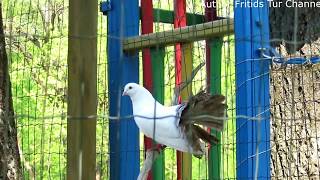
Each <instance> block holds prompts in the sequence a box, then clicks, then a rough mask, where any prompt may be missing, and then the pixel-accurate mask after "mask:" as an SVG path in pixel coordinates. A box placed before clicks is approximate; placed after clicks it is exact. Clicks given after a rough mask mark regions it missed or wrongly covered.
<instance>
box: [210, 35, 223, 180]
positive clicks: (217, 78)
mask: <svg viewBox="0 0 320 180" xmlns="http://www.w3.org/2000/svg"><path fill="white" fill-rule="evenodd" d="M222 40H223V38H215V39H212V40H211V42H210V61H211V63H210V69H211V70H210V93H211V94H221V61H222V44H223V43H222ZM211 134H214V135H215V136H217V138H218V139H219V142H220V143H219V144H218V145H212V146H211V148H210V153H209V179H212V180H213V179H222V173H221V170H222V168H221V167H222V165H223V163H222V161H221V132H217V131H215V130H211Z"/></svg>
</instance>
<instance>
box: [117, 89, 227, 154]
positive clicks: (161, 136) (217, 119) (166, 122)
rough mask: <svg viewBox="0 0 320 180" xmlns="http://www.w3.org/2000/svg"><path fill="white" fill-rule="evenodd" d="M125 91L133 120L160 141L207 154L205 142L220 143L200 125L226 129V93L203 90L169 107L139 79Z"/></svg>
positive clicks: (180, 149) (146, 132) (178, 148)
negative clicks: (209, 92)
mask: <svg viewBox="0 0 320 180" xmlns="http://www.w3.org/2000/svg"><path fill="white" fill-rule="evenodd" d="M123 95H128V96H129V97H130V98H131V101H132V107H133V115H134V120H135V122H136V124H137V125H138V127H139V129H140V131H141V132H142V133H143V134H145V135H146V136H147V137H149V138H152V139H154V140H155V141H156V142H157V143H160V144H163V145H166V146H168V147H171V148H174V149H176V150H179V151H182V152H189V153H192V154H194V155H195V156H196V157H201V156H202V155H203V154H204V152H205V144H204V142H207V143H210V144H216V143H218V140H217V138H216V137H215V136H213V135H210V134H209V133H208V132H207V131H205V130H204V129H202V128H201V127H200V126H198V125H205V126H207V127H210V128H215V129H216V130H218V131H221V130H222V129H223V125H224V122H225V120H226V118H225V110H226V105H225V104H224V99H225V98H224V96H222V95H214V96H211V95H209V94H208V93H205V92H204V91H201V92H200V93H198V94H197V95H195V96H193V97H191V98H190V100H189V102H188V103H185V104H180V105H176V106H168V107H167V106H163V105H162V104H160V103H159V102H157V101H156V100H155V99H154V98H153V96H152V94H151V93H150V92H149V91H148V90H147V89H145V88H144V87H142V86H140V85H138V84H136V83H128V84H127V85H126V86H125V88H124V91H123ZM200 139H201V140H200Z"/></svg>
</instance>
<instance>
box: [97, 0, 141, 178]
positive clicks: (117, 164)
mask: <svg viewBox="0 0 320 180" xmlns="http://www.w3.org/2000/svg"><path fill="white" fill-rule="evenodd" d="M106 3H107V4H106ZM101 9H102V10H105V11H107V13H105V12H103V13H104V14H107V16H108V39H107V41H108V44H107V46H108V48H107V50H108V86H109V91H108V93H109V115H110V116H115V117H116V116H118V117H125V116H129V115H132V105H131V101H130V99H129V98H128V97H122V96H121V93H122V92H121V91H122V89H123V87H124V86H125V84H126V83H128V82H137V83H138V82H139V58H138V53H130V54H126V53H124V52H123V50H122V45H121V39H122V38H126V37H129V36H136V35H138V34H139V1H138V0H113V1H111V2H105V3H104V4H102V5H101ZM109 146H110V179H111V180H119V179H120V180H127V179H136V177H137V176H138V174H139V157H140V156H139V130H138V128H137V126H136V124H135V122H134V121H133V119H132V118H130V119H124V118H120V119H119V120H118V119H117V120H112V119H110V120H109Z"/></svg>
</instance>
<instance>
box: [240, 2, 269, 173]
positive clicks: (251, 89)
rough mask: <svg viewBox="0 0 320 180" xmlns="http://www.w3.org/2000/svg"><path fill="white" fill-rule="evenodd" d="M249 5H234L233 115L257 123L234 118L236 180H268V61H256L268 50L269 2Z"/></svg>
mask: <svg viewBox="0 0 320 180" xmlns="http://www.w3.org/2000/svg"><path fill="white" fill-rule="evenodd" d="M248 2H249V1H247V0H235V1H234V7H235V9H234V12H235V15H234V16H235V39H236V40H235V42H236V45H235V48H236V86H237V93H236V105H237V108H236V113H237V116H239V115H244V116H247V117H255V118H258V119H259V118H260V120H257V119H256V120H252V119H251V120H250V119H248V118H237V122H236V127H237V135H236V136H237V145H236V147H237V179H255V178H257V179H270V170H271V169H270V111H269V108H270V102H269V98H270V97H269V96H270V94H269V61H268V60H263V59H260V60H257V59H259V58H261V56H260V51H259V49H260V48H269V18H268V15H269V14H268V2H267V0H258V2H259V3H261V4H260V5H261V6H260V7H248V6H247V7H245V5H248V4H247V3H248ZM250 2H251V1H250ZM252 3H253V1H252Z"/></svg>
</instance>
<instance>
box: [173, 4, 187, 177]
mask: <svg viewBox="0 0 320 180" xmlns="http://www.w3.org/2000/svg"><path fill="white" fill-rule="evenodd" d="M174 11H175V17H174V27H175V28H178V27H183V26H186V25H187V18H186V1H185V0H174ZM181 47H182V46H181V44H180V43H178V44H176V45H175V73H176V74H175V75H176V76H175V81H176V82H175V84H176V87H177V86H179V85H180V84H181V82H182V76H181V68H182V65H181V61H182V55H183V53H182V49H181ZM180 102H181V97H179V103H180ZM177 179H178V180H181V179H182V153H181V152H180V151H177Z"/></svg>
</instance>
